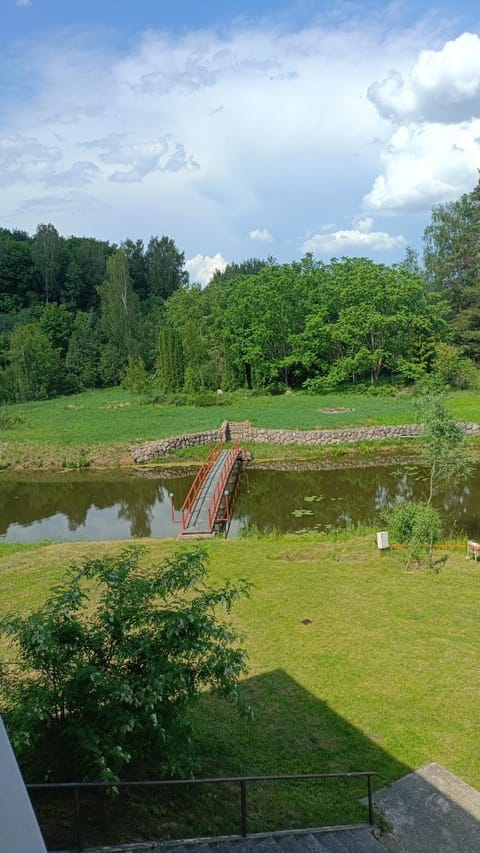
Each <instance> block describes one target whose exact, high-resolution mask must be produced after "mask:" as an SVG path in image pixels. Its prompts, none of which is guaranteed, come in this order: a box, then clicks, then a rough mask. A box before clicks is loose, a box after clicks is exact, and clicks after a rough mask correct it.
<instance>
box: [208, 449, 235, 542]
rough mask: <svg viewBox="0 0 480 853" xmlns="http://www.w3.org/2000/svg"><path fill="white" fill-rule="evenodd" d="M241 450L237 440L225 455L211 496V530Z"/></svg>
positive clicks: (209, 523)
mask: <svg viewBox="0 0 480 853" xmlns="http://www.w3.org/2000/svg"><path fill="white" fill-rule="evenodd" d="M239 450H240V445H239V443H238V441H235V442H234V443H233V445H232V447H231V448H230V450H229V451H228V453H227V455H226V457H225V461H224V464H223V467H222V471H221V473H220V477H219V478H218V481H217V484H216V486H215V489H214V491H213V494H212V497H211V498H210V503H209V505H208V526H209V528H210V530H211V529H212V527H213V525H214V523H215V519H216V517H217V513H218V508H219V506H220V503H221V500H222V496H223V490H224V488H225V486H226V484H227V482H228V478H229V477H230V474H231V473H232V469H233V466H234V465H235V462H236V461H237V459H238V453H239Z"/></svg>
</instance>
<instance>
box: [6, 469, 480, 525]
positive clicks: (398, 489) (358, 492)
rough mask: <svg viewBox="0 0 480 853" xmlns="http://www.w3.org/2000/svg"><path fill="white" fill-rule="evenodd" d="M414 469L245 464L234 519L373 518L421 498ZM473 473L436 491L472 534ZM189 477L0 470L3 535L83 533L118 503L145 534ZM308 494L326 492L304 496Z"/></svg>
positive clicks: (478, 503) (479, 498) (476, 503)
mask: <svg viewBox="0 0 480 853" xmlns="http://www.w3.org/2000/svg"><path fill="white" fill-rule="evenodd" d="M419 473H421V469H411V468H409V469H407V470H405V469H401V470H398V466H396V467H395V468H394V467H393V466H392V467H391V468H388V467H379V468H377V469H376V468H342V469H337V470H317V471H303V472H302V471H276V470H255V469H250V470H249V471H248V477H243V479H242V482H241V487H240V492H239V495H238V499H237V503H236V506H235V511H234V518H235V519H236V520H237V522H240V525H241V526H245V525H253V524H255V525H256V526H257V527H258V528H259V529H260V530H262V531H264V532H268V531H269V530H272V529H273V528H277V529H278V530H280V531H284V532H295V531H299V530H302V529H305V528H309V529H314V528H315V526H316V525H320V529H322V528H323V527H327V526H328V525H331V526H334V527H336V526H341V525H345V524H346V523H353V524H356V523H357V522H374V521H377V520H378V516H379V513H380V512H381V511H382V510H383V509H384V508H388V507H390V506H392V505H393V504H394V503H395V501H396V500H397V499H398V498H399V497H402V498H404V499H408V500H411V499H414V498H417V497H422V494H423V492H424V484H423V483H422V482H421V480H420V479H419ZM478 473H479V469H478V468H477V469H476V471H475V472H474V474H473V476H472V477H471V479H470V480H469V481H468V483H465V484H464V485H463V486H462V487H461V488H458V489H457V490H456V491H455V492H444V493H441V494H439V495H438V496H437V497H436V500H435V504H436V506H437V507H438V508H439V509H440V511H441V513H442V516H443V519H444V522H445V529H446V531H449V530H454V529H456V530H457V531H458V530H459V529H463V530H465V531H467V532H468V534H469V535H471V536H479V535H480V517H479V507H480V478H479V477H478ZM192 480H193V475H192V474H189V475H188V476H182V477H175V478H169V479H166V480H162V479H160V478H159V477H152V476H151V472H150V474H149V475H148V476H145V477H142V476H139V475H138V474H137V475H135V476H131V475H128V474H127V475H125V474H120V475H118V474H114V475H113V474H107V475H105V474H104V473H103V472H102V473H98V472H74V473H72V474H66V473H65V474H60V475H55V476H54V475H45V476H35V477H30V478H29V479H26V478H25V477H23V478H16V477H11V476H10V475H7V474H2V476H1V477H0V535H3V534H5V533H6V532H7V530H8V527H9V526H10V525H11V524H15V523H16V524H19V525H23V526H28V525H31V524H33V523H34V522H38V521H42V520H45V519H49V518H52V517H53V516H56V515H61V516H64V517H65V518H66V519H67V522H68V526H69V529H70V530H71V531H75V530H77V529H78V528H79V527H82V526H84V525H85V523H86V522H87V531H86V532H87V535H88V519H87V516H88V514H89V513H90V514H91V515H93V518H94V517H95V516H94V514H95V512H96V511H99V512H101V511H102V510H106V509H109V508H116V510H117V513H118V518H119V519H122V520H127V521H128V522H129V523H130V535H131V536H134V537H137V536H150V535H151V529H152V521H153V520H154V518H155V506H156V505H158V504H160V503H162V502H164V501H165V500H166V499H167V498H166V496H167V494H168V493H169V492H173V494H174V495H175V505H176V507H177V508H179V507H180V506H181V504H182V503H183V500H184V499H185V497H186V494H187V492H188V490H189V488H190V485H191V483H192ZM164 489H165V492H164V491H163V490H164ZM309 495H319V496H322V497H323V499H322V500H321V501H320V502H315V501H313V502H308V501H305V500H304V498H305V497H306V496H309ZM295 509H308V510H312V512H313V515H306V516H302V517H300V518H296V517H295V516H293V515H292V511H293V510H295ZM110 518H111V516H110ZM124 535H125V534H124Z"/></svg>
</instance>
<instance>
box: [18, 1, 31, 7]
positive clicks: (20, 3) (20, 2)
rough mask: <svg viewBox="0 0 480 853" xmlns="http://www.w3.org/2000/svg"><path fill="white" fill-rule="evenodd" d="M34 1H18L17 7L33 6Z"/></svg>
mask: <svg viewBox="0 0 480 853" xmlns="http://www.w3.org/2000/svg"><path fill="white" fill-rule="evenodd" d="M31 5H32V0H17V6H31Z"/></svg>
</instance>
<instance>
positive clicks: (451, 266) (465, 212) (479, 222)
mask: <svg viewBox="0 0 480 853" xmlns="http://www.w3.org/2000/svg"><path fill="white" fill-rule="evenodd" d="M424 263H425V274H426V277H427V281H428V282H429V284H430V285H431V287H433V288H435V289H437V290H438V291H439V292H440V293H441V294H442V296H444V297H445V298H446V299H447V301H448V302H449V304H450V306H451V308H452V312H453V315H454V326H455V332H456V339H457V342H458V343H460V344H462V345H463V346H464V347H465V348H466V350H467V352H468V354H469V355H470V356H472V357H474V358H476V359H477V360H478V359H479V358H480V182H479V183H478V184H477V186H476V187H475V188H474V189H473V190H472V192H470V193H465V194H464V195H462V196H461V197H460V199H458V201H453V202H449V203H448V204H440V205H437V206H436V207H434V208H433V210H432V221H431V223H430V225H429V226H428V227H427V228H426V229H425V232H424Z"/></svg>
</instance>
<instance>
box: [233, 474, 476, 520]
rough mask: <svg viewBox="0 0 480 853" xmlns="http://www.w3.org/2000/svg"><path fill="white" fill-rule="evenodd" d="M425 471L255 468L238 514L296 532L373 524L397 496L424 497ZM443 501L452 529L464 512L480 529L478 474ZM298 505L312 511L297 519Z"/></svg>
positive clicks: (441, 497) (440, 501) (440, 500)
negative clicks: (310, 498)
mask: <svg viewBox="0 0 480 853" xmlns="http://www.w3.org/2000/svg"><path fill="white" fill-rule="evenodd" d="M421 473H422V469H421V468H419V467H409V468H408V469H407V470H406V471H403V470H398V466H396V467H395V468H394V467H393V466H392V467H383V466H382V467H379V468H363V467H362V468H342V469H336V470H318V471H304V472H299V471H275V470H270V471H269V470H255V469H251V470H250V471H249V484H250V489H249V491H248V492H247V490H246V486H245V482H244V483H242V488H241V489H240V494H239V497H238V501H237V505H236V507H235V513H234V516H235V518H236V519H237V520H238V521H240V524H241V527H246V526H248V525H256V526H257V527H258V528H259V529H260V530H262V531H263V532H268V531H270V530H272V529H274V528H277V529H278V530H281V531H283V532H295V531H298V530H301V529H305V528H308V529H313V528H314V527H315V526H316V525H320V527H328V526H333V527H337V526H343V525H345V524H346V523H353V524H356V523H358V522H366V523H374V522H377V521H378V518H379V513H380V512H382V511H383V510H386V509H389V508H390V507H392V506H393V505H394V503H395V502H396V501H397V500H399V499H404V500H414V499H420V498H421V497H422V494H423V490H424V484H423V482H422V477H421ZM308 495H321V496H323V500H322V501H320V502H316V501H313V502H308V501H305V500H304V498H305V497H306V496H308ZM438 505H439V508H441V509H442V513H443V515H444V517H445V520H446V522H447V524H446V527H447V529H448V528H449V527H450V528H452V527H453V525H454V522H455V520H457V517H458V516H459V515H461V517H462V525H463V526H464V527H465V529H468V530H472V531H473V530H478V528H479V519H478V514H477V516H476V517H475V516H474V515H473V511H474V508H476V507H477V506H479V505H480V483H479V482H478V475H477V478H475V477H472V480H471V481H470V482H469V483H468V484H466V485H465V486H464V487H463V488H462V489H459V490H458V491H457V492H455V493H454V494H450V495H448V496H446V495H439V496H438ZM295 509H308V510H312V511H313V515H306V516H302V517H299V518H296V517H295V516H293V515H292V511H293V510H295Z"/></svg>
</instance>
